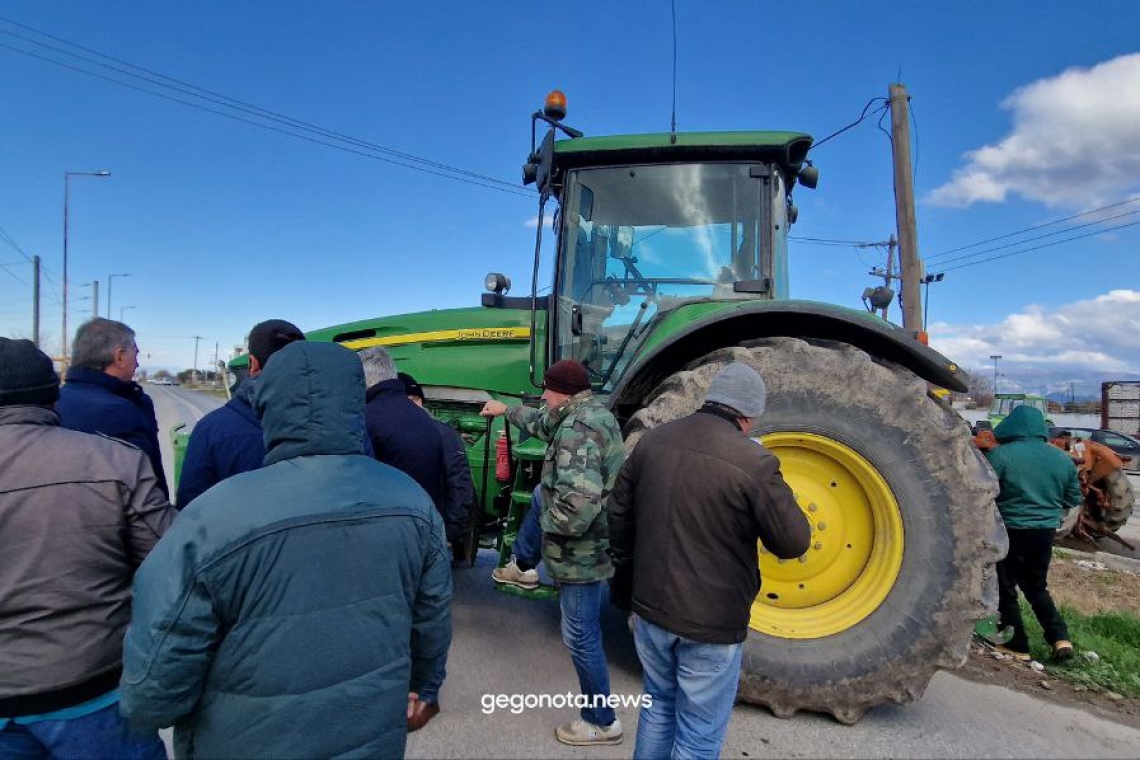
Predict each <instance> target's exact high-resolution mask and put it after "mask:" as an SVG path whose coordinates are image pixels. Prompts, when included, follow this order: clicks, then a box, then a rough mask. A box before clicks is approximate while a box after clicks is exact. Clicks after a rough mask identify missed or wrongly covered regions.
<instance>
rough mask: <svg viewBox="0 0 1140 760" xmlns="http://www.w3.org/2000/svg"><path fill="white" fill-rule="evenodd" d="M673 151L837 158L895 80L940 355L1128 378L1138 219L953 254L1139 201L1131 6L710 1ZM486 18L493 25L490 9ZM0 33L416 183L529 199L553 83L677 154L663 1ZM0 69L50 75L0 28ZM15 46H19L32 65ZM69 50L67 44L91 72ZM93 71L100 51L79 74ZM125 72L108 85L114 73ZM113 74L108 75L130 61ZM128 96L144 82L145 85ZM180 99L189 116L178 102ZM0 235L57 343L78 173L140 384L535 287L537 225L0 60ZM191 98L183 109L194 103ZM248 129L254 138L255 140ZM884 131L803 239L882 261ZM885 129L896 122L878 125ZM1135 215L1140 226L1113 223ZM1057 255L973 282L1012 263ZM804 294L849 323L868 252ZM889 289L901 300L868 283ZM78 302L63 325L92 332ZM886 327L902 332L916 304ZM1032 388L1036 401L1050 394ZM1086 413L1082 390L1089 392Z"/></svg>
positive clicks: (592, 110) (135, 97) (332, 157)
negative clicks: (296, 336) (199, 92)
mask: <svg viewBox="0 0 1140 760" xmlns="http://www.w3.org/2000/svg"><path fill="white" fill-rule="evenodd" d="M676 7H677V47H678V78H677V119H678V128H679V129H680V130H720V129H793V130H801V131H805V132H808V133H811V134H813V135H814V136H816V137H817V138H822V137H824V136H826V135H828V134H830V133H832V132H834V131H835V130H837V129H839V128H840V127H842V126H844V125H846V124H849V123H850V122H852V121H854V120H855V119H856V118H857V117H858V116H859V113H860V111H861V110H862V109H863V107H864V105H865V104H866V103H867V102H868V101H869V100H871V99H872V98H882V97H884V96H885V95H886V92H887V86H888V85H889V84H890V83H891V82H893V81H901V82H903V83H905V84H906V85H907V86H908V88H909V89H910V92H911V94H912V96H913V101H912V106H913V115H914V120H915V142H914V148H915V159H916V194H917V195H918V197H919V206H918V225H919V241H920V251H921V252H922V253H923V254H924V255H926V256H928V257H930V258H931V261H930V263H929V264H928V271H942V270H944V269H945V270H947V273H946V279H945V280H944V281H943V282H941V283H937V284H935V285H932V286H931V288H930V296H931V303H930V332H931V336H932V343H933V345H935V347H938V348H941V349H943V350H944V351H945V352H946V353H948V354H949V355H950V356H952V357H953V358H955V359H957V360H959V361H960V362H961V363H962V364H963V365H965V366H967V367H971V368H977V369H981V370H983V371H985V372H986V373H987V374H988V373H989V372H990V371H992V363H991V362H990V360H989V359H988V358H987V357H988V356H989V355H991V354H995V353H997V354H1001V355H1002V356H1003V357H1004V358H1003V360H1002V362H1001V366H1000V369H1001V371H1002V373H1003V374H1006V373H1008V375H1009V383H1011V384H1012V383H1015V382H1016V378H1017V377H1018V376H1019V374H1020V375H1022V376H1025V377H1029V376H1034V377H1038V376H1040V377H1048V378H1050V379H1051V381H1053V382H1059V381H1060V380H1063V379H1064V377H1065V376H1070V377H1071V378H1080V379H1081V380H1082V381H1084V382H1087V383H1088V387H1087V388H1084V389H1083V390H1084V391H1085V392H1091V391H1092V390H1093V388H1092V383H1093V382H1094V380H1093V376H1094V375H1096V376H1104V377H1109V376H1113V377H1116V376H1124V375H1126V374H1127V373H1137V372H1140V255H1138V253H1137V248H1138V245H1137V244H1138V242H1140V225H1138V226H1135V227H1127V228H1122V229H1119V230H1115V231H1112V230H1110V229H1109V228H1111V227H1114V226H1118V225H1121V224H1127V223H1131V222H1136V221H1140V213H1136V214H1133V215H1130V216H1124V217H1121V218H1119V219H1115V220H1100V219H1098V218H1097V217H1095V216H1092V217H1081V218H1079V219H1076V220H1073V221H1070V222H1066V223H1062V224H1058V225H1053V226H1050V227H1046V228H1042V229H1041V230H1038V231H1036V232H1032V233H1028V234H1027V235H1024V236H1021V237H1014V238H1008V239H1003V240H1001V241H998V242H995V243H992V244H989V245H984V246H979V247H974V248H969V249H966V250H964V251H961V252H959V253H957V254H949V255H942V256H938V254H942V253H944V252H946V251H949V250H950V249H954V248H958V247H959V246H966V245H971V244H974V243H977V242H979V241H982V240H985V239H988V238H992V237H997V236H1001V235H1006V234H1008V233H1012V232H1015V231H1018V230H1023V229H1026V228H1029V227H1033V226H1036V225H1039V224H1043V223H1046V222H1050V221H1053V220H1057V219H1061V218H1064V217H1068V216H1071V215H1074V214H1079V213H1081V212H1083V211H1086V210H1088V209H1091V208H1097V207H1100V206H1105V205H1109V204H1114V203H1119V202H1121V201H1128V200H1129V199H1132V198H1135V197H1136V196H1137V195H1138V194H1140V129H1137V127H1136V125H1137V124H1138V123H1140V42H1138V40H1137V37H1136V33H1135V30H1136V29H1138V28H1140V5H1137V4H1135V3H1132V2H1127V1H1125V0H1120V1H1119V2H1099V3H1093V4H1091V5H1087V4H1075V3H1070V2H1061V1H1060V0H1049V1H1047V2H1042V3H1028V2H1019V3H992V2H989V3H981V2H961V3H952V4H951V3H937V4H936V3H933V2H929V3H927V2H913V3H874V2H864V3H855V2H850V3H838V2H834V3H827V2H825V3H813V4H802V3H801V4H769V3H760V2H718V3H715V4H707V3H696V2H691V0H677V4H676ZM476 10H477V11H478V12H474V11H476ZM0 16H3V17H5V18H7V19H9V20H11V21H15V22H18V23H19V24H23V25H26V26H28V27H32V28H34V29H36V30H39V31H42V32H47V33H49V34H51V35H54V36H56V37H59V38H62V39H63V40H66V41H68V42H71V43H76V44H79V45H83V46H85V47H87V48H90V49H92V50H95V51H98V52H99V53H103V54H106V55H109V56H114V57H115V58H119V59H122V60H123V61H126V62H129V63H132V64H135V65H137V66H142V67H145V68H147V69H150V70H152V71H154V72H157V73H159V74H163V75H166V76H169V77H174V78H177V79H179V80H182V81H185V82H188V83H192V84H194V85H197V86H199V87H203V88H207V89H209V90H212V91H214V92H216V93H220V94H223V95H225V96H228V97H231V98H235V99H238V100H240V101H244V102H246V103H251V104H255V105H257V106H260V107H262V108H266V109H270V110H272V111H275V112H277V113H280V114H284V115H287V116H289V117H293V118H295V119H300V120H304V121H306V122H311V123H314V124H317V125H320V126H321V127H325V128H327V129H332V130H336V131H338V132H342V133H345V134H348V135H351V136H353V137H356V138H359V139H362V140H367V141H369V142H372V143H377V144H380V145H383V146H385V147H388V148H392V149H395V150H399V151H404V152H406V153H409V154H413V155H415V156H418V157H422V158H427V159H431V160H434V161H438V162H442V163H445V164H448V165H452V166H459V167H462V168H464V169H467V170H470V171H473V172H477V173H479V174H483V175H488V176H491V177H495V178H499V179H502V180H506V181H515V180H516V179H517V177H518V173H519V166H520V164H521V163H522V162H523V160H524V159H525V157H526V153H527V151H528V149H529V139H530V124H529V114H530V113H531V112H532V111H534V110H535V109H536V108H538V107H539V106H540V105H541V103H542V99H543V97H544V95H545V94H546V92H547V91H548V90H550V89H551V88H553V87H559V88H560V89H562V90H563V91H564V92H565V93H566V94H567V96H568V99H569V106H570V109H569V110H570V114H569V117H568V119H567V122H568V123H569V124H572V125H574V126H576V127H578V128H580V129H582V130H584V131H585V132H586V133H587V134H592V135H600V134H617V133H627V132H644V131H667V129H668V126H669V115H670V98H671V87H672V85H671V70H672V58H671V52H672V36H671V35H672V32H671V24H670V5H669V3H668V2H631V3H597V2H589V1H587V2H582V3H577V4H575V5H574V6H573V7H571V6H565V5H562V6H559V5H550V4H547V5H541V4H539V5H535V4H522V3H514V2H507V3H498V4H490V5H483V6H472V5H471V4H468V3H464V4H460V3H454V2H438V3H393V2H337V3H325V4H321V5H320V6H317V5H315V4H311V3H300V2H280V3H275V4H271V5H270V4H264V3H252V2H198V3H193V4H191V3H184V4H181V3H172V2H154V3H123V2H119V3H88V2H30V1H29V2H11V3H7V4H5V6H4V7H3V9H2V10H0ZM0 32H3V33H0V45H7V46H11V47H15V48H18V49H20V50H24V51H28V52H33V53H35V54H37V55H43V56H47V57H51V58H53V59H55V60H59V61H64V62H67V63H69V64H70V65H73V66H80V67H82V68H84V69H87V70H92V71H99V72H100V73H101V74H103V75H106V76H114V77H116V78H118V79H126V77H123V76H121V75H118V74H115V73H114V72H111V71H108V70H106V69H100V68H98V67H97V66H95V65H93V64H90V63H84V62H81V61H77V60H76V59H74V58H70V57H68V56H65V55H63V54H61V53H57V52H53V51H50V50H46V49H45V48H43V47H40V46H38V45H36V44H34V43H32V42H29V41H28V39H31V40H37V41H40V42H46V43H49V44H52V45H53V46H56V47H60V48H63V47H66V46H65V45H63V44H62V43H59V42H53V41H51V40H49V39H47V38H45V37H42V36H39V35H37V34H36V33H34V32H31V31H28V30H27V29H24V28H21V27H18V26H14V25H12V24H11V23H8V22H7V21H0ZM12 35H19V36H20V37H24V38H28V39H20V38H18V37H15V36H12ZM72 49H73V50H74V48H72ZM86 55H88V56H91V54H86ZM103 60H105V59H103ZM116 65H118V64H116ZM134 84H136V85H139V86H147V87H149V89H152V90H157V89H159V88H157V87H154V86H148V85H143V84H142V83H140V82H138V81H134ZM163 92H164V93H165V94H167V95H170V96H176V97H183V98H185V96H179V95H177V93H172V92H170V91H168V90H163ZM0 98H2V102H3V103H4V106H5V108H4V111H5V116H6V117H5V119H4V126H3V135H4V139H3V141H2V142H0V151H2V162H3V167H4V175H3V181H0V227H2V228H3V230H4V231H5V232H6V233H7V234H8V235H9V236H10V238H11V239H12V240H13V241H15V243H16V244H17V245H18V246H19V247H20V248H21V249H22V251H23V252H25V253H27V254H28V255H33V254H39V255H40V256H41V257H42V258H43V262H44V266H45V268H46V269H47V271H48V273H49V279H50V277H51V276H54V282H55V284H54V287H53V286H49V287H46V288H45V293H44V312H43V320H44V324H43V328H42V329H43V333H44V338H45V342H46V344H47V346H48V347H49V348H51V347H52V346H55V345H58V342H59V335H60V331H61V330H60V311H61V309H60V304H59V300H58V281H59V276H60V274H61V270H62V205H63V180H62V176H63V172H64V171H94V170H97V169H108V170H110V171H111V172H112V176H111V177H110V178H106V179H94V178H87V177H75V178H73V179H72V180H71V202H70V226H69V236H70V241H69V249H70V269H71V272H70V281H71V283H72V295H73V296H86V295H88V293H89V290H90V288H89V285H88V283H90V282H91V281H92V280H94V279H99V280H101V286H100V301H101V310H102V311H103V312H104V314H105V313H106V296H107V293H106V281H107V276H108V275H109V274H112V273H130V275H131V276H130V277H129V278H122V279H120V278H116V279H115V283H114V294H113V304H112V316H113V318H116V319H117V318H119V316H120V309H121V308H122V307H132V308H129V309H127V310H126V311H124V312H122V313H123V316H124V318H125V321H127V322H128V323H129V324H131V325H132V326H133V327H134V328H135V329H136V330H137V332H138V334H139V343H140V347H141V349H142V352H143V355H144V358H143V363H144V366H145V365H149V366H151V367H158V366H175V367H188V366H189V365H190V364H191V363H192V361H193V351H194V340H193V337H192V336H195V335H199V336H202V341H201V344H200V355H199V365H200V366H205V362H206V359H207V358H210V359H212V355H213V350H214V344H215V342H217V343H218V344H219V346H220V354H221V356H222V358H225V357H227V356H228V355H229V354H230V353H231V351H232V349H233V346H234V345H237V344H240V343H241V342H242V340H243V337H244V335H245V333H246V332H247V331H248V329H249V327H250V326H252V325H253V324H254V323H256V322H258V321H260V320H261V319H265V318H270V317H283V318H287V319H290V320H292V321H294V322H296V323H297V324H298V325H299V326H300V327H302V328H303V329H311V328H316V327H323V326H327V325H331V324H336V323H340V322H347V321H351V320H355V319H362V318H367V317H370V316H379V315H384V314H392V313H399V312H404V311H412V310H421V309H431V308H446V307H451V306H463V305H474V304H475V303H477V301H478V298H479V293H480V291H481V284H482V278H483V275H484V274H485V273H486V272H488V271H502V272H506V273H507V274H509V275H510V276H511V277H512V278H513V279H514V281H515V282H516V283H519V285H518V286H517V287H516V291H522V290H524V289H525V288H526V284H525V283H529V275H530V259H531V256H532V251H533V236H534V230H533V227H532V226H528V221H530V220H531V219H533V217H534V215H535V205H536V204H535V201H534V200H533V198H530V197H527V196H525V195H517V194H514V193H511V192H501V191H499V190H495V189H487V188H484V187H478V186H474V185H471V184H467V183H463V182H458V181H455V180H453V179H443V178H439V177H436V176H432V175H430V174H427V173H423V172H419V171H412V170H409V169H405V168H401V167H398V166H394V165H392V164H390V163H385V162H382V161H378V160H374V159H370V158H366V157H362V156H359V155H355V154H352V153H348V152H344V151H340V150H334V149H330V148H328V147H324V146H321V145H317V144H314V143H312V142H307V141H303V140H299V139H296V138H293V137H288V136H286V135H282V134H280V133H276V132H272V131H267V130H264V129H260V128H257V127H254V126H251V125H248V124H244V123H239V122H237V121H234V120H232V119H227V118H223V117H221V116H218V115H215V114H211V113H206V112H203V111H201V110H195V109H192V108H189V107H187V106H185V105H180V104H177V103H174V102H171V101H169V100H164V99H160V98H157V97H154V96H152V95H147V94H144V93H141V92H138V91H136V90H131V89H127V88H124V87H121V86H118V85H116V84H112V83H110V82H107V81H105V80H102V79H96V78H92V77H90V76H88V75H86V74H83V73H79V72H76V71H74V70H70V69H65V68H61V67H59V66H56V65H53V64H50V63H47V62H45V61H42V60H38V59H36V58H32V57H29V56H27V55H24V54H20V53H17V52H14V51H12V50H10V49H8V48H7V47H0ZM186 99H188V98H186ZM239 115H240V114H239ZM878 116H879V114H875V115H874V116H873V117H871V118H869V119H867V120H866V121H864V122H863V123H862V124H860V125H859V126H857V127H854V128H853V129H851V130H849V131H848V132H846V133H844V134H843V135H840V136H839V137H836V138H835V139H834V140H831V141H830V142H828V143H827V144H826V145H823V146H821V147H820V148H819V150H818V152H816V153H814V154H813V159H814V160H815V162H816V165H817V166H818V167H819V168H820V171H821V180H820V186H819V189H818V190H815V191H809V190H804V189H800V190H798V191H797V194H796V203H797V205H798V206H799V207H800V211H801V213H800V221H799V224H797V225H796V227H794V228H793V230H792V233H793V235H794V236H796V237H810V238H824V239H836V240H853V241H868V242H871V241H881V240H885V239H886V238H887V237H888V236H889V235H890V234H891V233H892V232H893V231H894V225H895V219H894V202H893V195H892V180H891V161H890V145H889V142H888V140H887V138H886V136H885V135H884V134H883V132H882V131H880V130H879V129H878V128H877V127H876V122H877V121H878ZM883 125H884V127H886V126H888V125H889V119H887V120H884V121H883ZM1134 211H1140V200H1138V201H1137V202H1135V203H1130V204H1126V205H1124V206H1118V207H1116V208H1114V209H1112V210H1109V211H1106V212H1104V213H1103V214H1101V217H1107V216H1115V215H1117V214H1127V213H1129V212H1134ZM1089 221H1096V222H1097V224H1096V225H1094V226H1091V227H1085V228H1081V229H1079V230H1073V231H1072V232H1070V233H1064V234H1059V235H1054V236H1053V237H1050V238H1044V239H1041V240H1038V241H1035V242H1030V243H1025V244H1023V245H1022V246H1021V247H1022V248H1024V247H1029V246H1031V245H1040V244H1042V243H1048V242H1054V241H1056V240H1059V239H1063V238H1066V237H1070V236H1073V235H1077V234H1084V233H1086V232H1097V233H1099V234H1096V235H1092V236H1089V237H1085V238H1083V239H1080V240H1074V241H1072V242H1069V243H1065V244H1062V245H1055V246H1051V247H1047V248H1042V249H1040V250H1037V251H1031V252H1028V253H1024V254H1020V255H1015V256H1010V257H1007V258H1004V259H998V260H993V261H988V262H985V263H980V264H976V265H971V266H967V267H964V268H961V269H953V270H951V269H950V267H953V266H958V265H961V264H966V263H971V264H972V263H973V262H976V261H978V260H979V259H983V258H991V257H993V256H996V255H1000V254H1004V253H1010V252H1013V251H1016V250H1019V248H1016V247H1011V248H1005V249H1000V250H995V251H993V252H991V253H985V254H980V255H978V256H976V257H974V258H972V259H964V260H958V261H950V259H953V258H955V257H956V256H962V255H965V254H968V253H977V252H980V251H984V250H987V249H989V248H994V247H995V246H999V245H1004V244H1006V243H1009V242H1015V241H1017V240H1020V239H1023V238H1024V237H1032V236H1035V235H1043V234H1047V233H1051V232H1058V231H1060V230H1064V229H1067V228H1069V227H1072V226H1073V225H1076V224H1082V223H1087V222H1089ZM791 260H792V264H791V281H792V284H791V288H792V294H793V296H795V297H798V298H810V299H817V300H823V301H830V302H835V303H840V304H843V305H847V306H851V307H855V308H861V304H860V301H859V296H860V295H861V293H862V292H863V289H864V288H865V287H867V286H869V285H874V284H876V280H875V279H874V278H872V277H870V276H869V275H868V274H867V272H868V270H869V269H870V268H871V267H872V266H882V265H883V264H884V255H883V253H882V252H881V251H879V250H877V249H874V248H863V249H860V248H855V247H851V246H825V245H813V244H809V243H806V242H794V243H793V244H792V246H791ZM0 264H3V265H5V267H4V268H5V271H0V334H4V335H10V336H11V335H19V336H27V335H28V334H29V333H30V316H29V314H30V310H31V288H30V285H29V284H28V283H30V282H31V266H30V265H29V264H27V263H25V262H24V259H23V257H22V255H21V253H20V252H18V251H16V250H15V249H14V248H13V247H12V246H11V245H8V244H7V243H5V242H0ZM879 282H881V281H879ZM90 308H91V305H90V301H89V300H77V301H73V303H72V307H71V315H72V317H71V324H72V329H74V325H75V324H77V323H78V321H79V320H80V319H82V318H83V317H85V316H88V315H89V312H90ZM893 316H894V318H896V319H898V318H899V311H898V309H897V308H895V309H893ZM1042 382H1044V381H1042ZM1079 390H1081V389H1079Z"/></svg>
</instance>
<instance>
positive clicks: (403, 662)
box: [121, 342, 451, 758]
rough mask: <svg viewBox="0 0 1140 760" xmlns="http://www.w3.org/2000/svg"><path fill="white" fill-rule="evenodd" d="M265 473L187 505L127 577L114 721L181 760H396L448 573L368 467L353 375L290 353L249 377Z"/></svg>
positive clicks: (415, 504) (342, 354)
mask: <svg viewBox="0 0 1140 760" xmlns="http://www.w3.org/2000/svg"><path fill="white" fill-rule="evenodd" d="M254 410H255V411H256V412H257V415H258V416H259V417H260V418H261V423H262V427H263V429H264V431H265V448H266V455H265V466H264V467H263V468H261V469H260V470H252V471H249V472H245V473H242V474H240V475H235V476H233V477H231V478H229V479H227V480H224V481H222V482H221V483H218V484H217V485H215V486H214V487H212V488H210V489H209V490H208V491H206V492H205V493H204V494H202V495H201V496H199V497H198V498H197V499H195V500H194V501H193V503H192V504H190V506H188V507H187V508H186V509H185V510H184V511H183V512H182V514H181V515H180V516H179V518H178V519H177V520H176V521H175V522H174V525H173V526H172V527H171V529H170V530H169V531H168V532H167V533H166V536H165V537H164V540H163V541H160V542H159V544H158V546H156V547H155V549H154V550H153V551H152V552H151V553H150V556H149V557H148V558H147V561H146V562H144V563H143V565H142V567H141V568H140V569H139V571H138V573H137V574H136V576H135V586H134V607H133V615H132V618H131V623H130V628H129V630H128V632H127V637H126V642H125V646H124V649H125V653H124V667H123V678H122V682H121V692H122V703H121V709H122V712H123V714H124V715H125V716H126V718H127V719H128V720H129V721H131V722H132V723H134V724H136V725H139V726H148V727H150V728H158V727H160V726H169V725H172V724H173V725H174V727H175V731H174V738H175V745H176V754H177V756H178V757H179V758H195V757H198V758H200V757H231V758H232V757H272V758H291V757H297V758H314V757H334V756H336V757H340V756H345V755H352V756H359V757H403V755H404V747H405V742H406V739H407V704H408V692H410V691H412V692H418V691H419V689H420V688H421V687H422V686H423V685H424V684H426V683H429V682H435V683H438V682H441V681H442V680H443V669H444V666H445V663H446V660H447V650H448V646H449V645H450V643H451V615H450V610H449V605H450V601H451V563H450V557H449V554H448V551H447V544H446V543H445V541H444V536H443V520H442V518H441V517H440V516H439V512H438V511H436V509H435V506H434V505H433V504H432V501H431V499H430V498H429V497H428V495H427V493H425V492H424V490H423V489H422V488H420V487H419V486H418V485H417V484H416V482H415V481H414V480H412V479H411V478H410V477H408V476H407V475H405V474H404V473H402V472H400V471H399V470H396V469H395V468H392V467H389V466H388V465H384V464H381V463H380V462H378V461H376V460H375V459H373V458H372V457H370V456H366V455H365V453H364V451H365V444H364V442H365V430H364V371H363V368H362V366H361V364H360V359H359V358H358V357H357V356H356V355H355V354H353V353H352V352H351V351H349V350H348V349H346V348H344V347H342V346H339V345H336V344H333V343H304V342H296V343H292V344H290V345H288V346H286V347H285V348H283V349H281V350H280V351H279V352H277V353H276V354H274V356H273V362H272V363H271V364H269V365H268V366H267V367H266V368H265V371H264V372H263V373H262V374H261V383H260V386H259V387H258V388H257V391H256V393H255V396H254Z"/></svg>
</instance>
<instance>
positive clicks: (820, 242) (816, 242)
mask: <svg viewBox="0 0 1140 760" xmlns="http://www.w3.org/2000/svg"><path fill="white" fill-rule="evenodd" d="M788 240H794V241H796V242H797V243H810V244H812V245H837V246H842V247H844V248H847V247H850V246H863V247H866V248H869V247H871V246H875V245H880V244H879V243H868V242H865V241H863V240H833V239H831V238H812V237H796V236H792V235H789V236H788Z"/></svg>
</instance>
